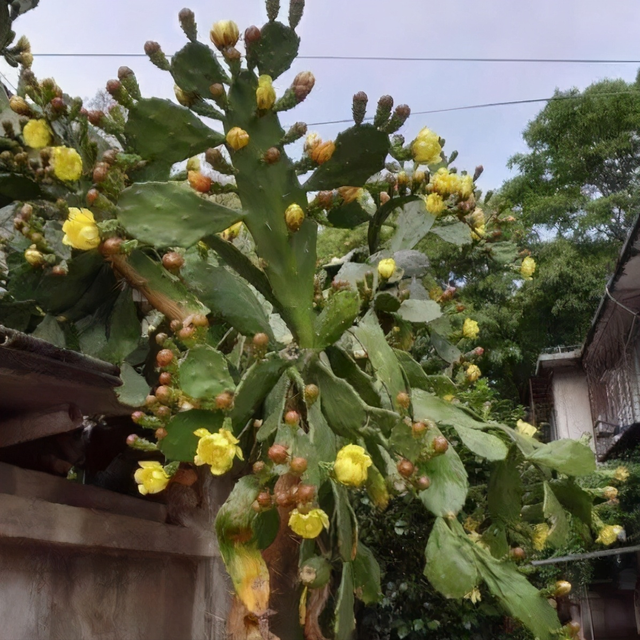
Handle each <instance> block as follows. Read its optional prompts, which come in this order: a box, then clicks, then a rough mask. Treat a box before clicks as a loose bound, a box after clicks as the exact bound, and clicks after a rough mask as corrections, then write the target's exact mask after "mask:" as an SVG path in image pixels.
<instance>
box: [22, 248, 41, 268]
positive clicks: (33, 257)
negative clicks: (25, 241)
mask: <svg viewBox="0 0 640 640" xmlns="http://www.w3.org/2000/svg"><path fill="white" fill-rule="evenodd" d="M24 259H25V260H26V261H27V262H28V263H29V264H30V265H31V266H32V267H41V266H42V265H43V264H44V255H43V254H42V252H40V251H38V249H37V248H36V245H35V244H32V245H31V246H30V247H29V248H28V249H27V250H26V251H25V252H24Z"/></svg>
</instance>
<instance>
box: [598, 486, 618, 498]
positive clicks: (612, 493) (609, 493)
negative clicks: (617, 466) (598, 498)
mask: <svg viewBox="0 0 640 640" xmlns="http://www.w3.org/2000/svg"><path fill="white" fill-rule="evenodd" d="M602 496H603V497H604V498H606V499H607V500H615V499H616V498H617V497H618V490H617V489H616V488H615V487H605V488H604V489H603V490H602Z"/></svg>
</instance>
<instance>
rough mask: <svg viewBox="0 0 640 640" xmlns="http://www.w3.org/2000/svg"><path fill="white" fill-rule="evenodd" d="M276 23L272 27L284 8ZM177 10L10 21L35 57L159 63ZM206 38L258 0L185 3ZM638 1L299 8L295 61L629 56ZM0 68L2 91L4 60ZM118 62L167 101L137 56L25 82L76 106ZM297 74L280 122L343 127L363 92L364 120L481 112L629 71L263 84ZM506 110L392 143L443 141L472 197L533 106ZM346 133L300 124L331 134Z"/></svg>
mask: <svg viewBox="0 0 640 640" xmlns="http://www.w3.org/2000/svg"><path fill="white" fill-rule="evenodd" d="M282 4H283V9H282V13H281V17H282V20H283V22H286V14H287V11H288V3H287V0H282ZM183 6H185V0H107V1H105V0H100V1H98V0H41V2H40V6H39V7H38V8H37V9H35V10H34V11H32V12H30V13H28V14H26V15H25V16H23V17H22V18H20V19H19V20H18V21H17V22H16V23H15V27H16V31H17V33H18V34H25V35H27V36H28V37H29V39H30V40H31V43H32V48H33V52H34V53H35V54H38V53H87V52H96V53H97V52H100V53H140V52H142V51H143V45H144V43H145V41H146V40H157V41H158V42H160V43H161V45H162V46H163V49H164V51H165V52H166V53H168V54H170V53H172V52H174V51H175V50H177V49H178V48H180V47H182V46H183V44H184V43H185V42H186V40H185V37H184V35H183V34H182V31H181V30H180V28H179V25H178V20H177V14H178V11H179V10H180V9H182V8H183ZM187 6H189V7H190V8H191V9H193V10H194V11H195V14H196V19H197V22H198V25H199V27H200V39H201V40H203V41H208V32H209V29H210V27H211V25H212V23H213V22H214V21H216V20H220V19H233V20H235V21H236V22H237V23H238V25H239V26H240V29H241V32H242V31H244V29H245V28H246V27H247V26H249V25H251V24H257V25H259V26H261V25H262V24H263V23H264V21H265V19H266V14H265V10H264V2H263V1H262V0H228V1H227V2H220V1H214V0H191V2H190V4H188V5H187ZM639 32H640V2H638V0H610V1H609V2H607V3H603V2H602V1H601V0H536V1H535V2H530V1H526V0H518V1H516V2H514V0H482V2H479V1H478V0H450V1H449V2H443V1H439V2H434V1H431V0H421V1H420V0H404V2H397V1H393V0H366V1H365V0H307V6H306V10H305V15H304V17H303V19H302V23H301V25H300V26H299V27H298V33H299V34H300V36H301V38H302V43H301V47H300V53H301V54H306V55H361V56H407V57H408V56H422V57H430V56H447V57H451V56H454V57H484V58H486V57H490V58H496V57H500V58H503V57H512V58H589V59H593V58H597V59H632V60H634V59H635V60H638V59H640V44H639V43H640V38H639V37H638V34H639ZM2 64H3V65H4V66H0V71H2V72H3V73H5V74H7V77H8V78H9V79H10V80H11V81H12V82H14V83H15V78H16V74H15V71H14V70H12V69H10V68H8V67H7V66H6V65H5V64H4V62H2ZM122 64H126V65H128V66H130V67H131V68H132V69H133V70H134V71H135V72H136V75H137V77H138V79H139V81H140V84H141V87H142V92H143V95H145V96H152V95H157V96H161V97H172V96H173V82H172V79H171V77H170V75H169V74H168V73H164V72H161V71H159V70H158V69H156V68H155V67H154V66H153V65H152V64H151V63H150V62H149V61H148V60H147V59H146V58H127V57H122V58H106V59H105V58H103V59H96V58H38V57H36V59H35V62H34V71H35V73H36V75H37V76H38V77H40V78H44V77H47V76H53V77H55V79H56V80H57V82H58V84H59V85H60V86H61V87H62V88H63V89H64V90H65V91H66V92H67V93H69V94H71V95H79V96H81V97H83V98H90V97H91V96H93V95H94V94H95V92H96V91H97V90H98V89H100V88H102V87H104V85H105V82H106V81H107V80H108V79H109V78H112V77H115V76H116V73H117V69H118V67H119V66H120V65H122ZM306 69H309V70H311V71H313V73H314V75H315V77H316V87H315V89H314V91H313V93H312V94H311V96H310V97H309V98H308V99H307V101H306V102H305V103H304V104H303V105H301V106H299V107H298V108H297V109H296V110H294V111H290V112H288V113H287V114H284V115H283V118H282V119H283V122H285V123H287V124H288V123H290V122H293V121H295V120H304V121H306V122H309V123H312V122H318V121H325V120H337V119H342V118H346V117H349V115H350V111H351V97H352V95H353V94H354V93H355V92H356V91H360V90H363V91H365V92H366V93H367V94H368V96H369V100H370V107H371V108H370V112H371V114H372V111H373V109H374V108H375V101H377V99H378V97H379V96H380V95H382V94H385V93H389V94H391V95H392V96H393V97H394V99H395V101H396V104H400V103H406V104H408V105H409V106H410V107H411V108H412V110H413V111H423V110H430V109H441V108H448V107H459V106H465V105H472V104H480V103H487V102H498V101H508V100H523V99H531V98H544V97H548V96H550V95H552V94H553V91H554V89H555V88H556V87H559V88H561V89H568V88H570V87H574V86H575V87H579V88H584V87H586V86H588V85H589V84H591V83H592V82H594V81H597V80H600V79H603V78H620V77H621V78H624V79H625V80H627V81H631V80H633V79H634V78H635V75H636V71H637V68H636V65H633V64H627V65H623V64H607V65H593V64H589V65H586V64H583V65H578V64H522V63H501V64H496V63H468V62H464V63H462V62H446V63H445V62H435V63H434V62H389V61H385V62H371V61H329V60H300V61H296V63H295V65H294V67H293V68H292V69H291V71H290V72H288V73H287V74H285V75H283V76H282V77H281V78H279V79H278V81H277V82H276V89H277V90H278V93H279V94H280V93H281V92H282V91H284V89H285V88H286V87H287V86H288V85H289V83H290V81H291V78H292V77H293V75H295V73H297V72H299V71H302V70H306ZM542 106H543V105H541V104H533V105H531V104H529V105H517V106H503V107H493V108H487V109H477V110H469V111H457V112H450V113H441V114H432V115H429V116H420V115H416V116H412V118H411V119H410V120H409V123H408V124H407V125H405V127H404V129H403V131H402V133H404V134H405V135H406V137H407V139H409V137H410V136H412V135H415V133H416V132H417V131H418V129H419V128H420V127H422V126H425V125H426V126H429V127H430V128H432V129H434V130H435V131H437V132H438V133H439V134H440V135H441V136H442V137H444V138H446V140H447V145H446V150H447V151H449V152H450V151H451V150H453V149H458V151H459V152H460V156H459V159H458V161H457V163H456V164H457V165H458V166H459V167H460V168H468V169H469V170H471V171H472V170H473V168H474V167H475V166H476V165H478V164H483V165H484V167H485V173H484V175H483V177H482V179H481V181H480V185H481V186H482V187H484V189H489V188H495V187H499V186H500V184H501V183H502V181H503V180H504V179H505V178H507V177H508V176H509V170H508V169H507V167H506V163H507V160H508V158H509V157H510V156H511V155H513V154H514V153H517V152H519V151H523V150H524V144H523V141H522V136H521V133H522V130H523V129H524V127H525V126H526V124H527V122H528V121H529V120H531V119H532V118H533V117H534V116H535V114H536V113H537V112H538V111H539V110H540V109H541V108H542ZM345 126H347V125H339V126H335V125H329V126H318V127H314V129H316V130H317V131H318V132H320V133H321V135H322V136H323V137H327V138H329V137H334V136H335V135H336V134H337V133H338V131H339V130H340V129H341V128H344V127H345Z"/></svg>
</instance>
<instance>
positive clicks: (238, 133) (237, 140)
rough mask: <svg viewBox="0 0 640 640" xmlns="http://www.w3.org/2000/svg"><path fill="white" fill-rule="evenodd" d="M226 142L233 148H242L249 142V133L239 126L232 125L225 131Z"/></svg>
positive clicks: (236, 149)
mask: <svg viewBox="0 0 640 640" xmlns="http://www.w3.org/2000/svg"><path fill="white" fill-rule="evenodd" d="M227 144H228V145H229V146H230V147H231V148H232V149H233V150H234V151H238V149H242V148H243V147H246V146H247V145H248V144H249V134H248V133H247V132H246V131H245V130H244V129H241V128H240V127H233V129H231V130H230V131H229V133H227Z"/></svg>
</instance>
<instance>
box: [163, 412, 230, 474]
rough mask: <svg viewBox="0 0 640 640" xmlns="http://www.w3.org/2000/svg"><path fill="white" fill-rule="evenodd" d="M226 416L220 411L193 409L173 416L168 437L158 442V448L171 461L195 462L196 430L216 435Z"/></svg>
mask: <svg viewBox="0 0 640 640" xmlns="http://www.w3.org/2000/svg"><path fill="white" fill-rule="evenodd" d="M223 419H224V416H223V414H222V412H220V411H215V412H214V411H204V410H202V409H192V410H191V411H183V412H181V413H178V414H177V415H175V416H173V418H171V420H170V421H169V424H168V425H167V427H166V429H167V436H166V437H165V438H162V440H159V441H158V448H159V449H160V451H162V453H164V455H165V456H167V458H168V459H169V460H179V461H180V462H193V459H194V457H195V455H196V448H197V446H198V436H196V435H195V434H194V433H193V432H194V431H195V430H196V429H207V430H208V431H210V432H211V433H215V432H216V431H218V429H220V427H221V426H222V421H223Z"/></svg>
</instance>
